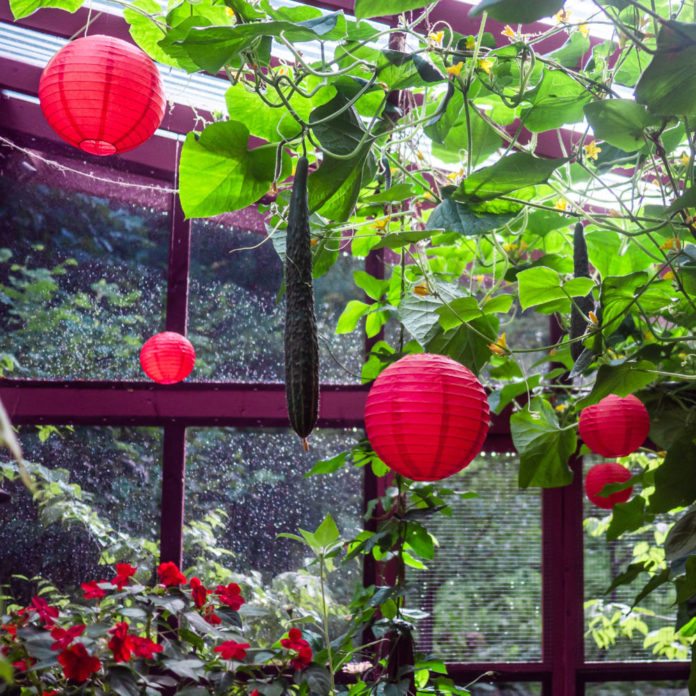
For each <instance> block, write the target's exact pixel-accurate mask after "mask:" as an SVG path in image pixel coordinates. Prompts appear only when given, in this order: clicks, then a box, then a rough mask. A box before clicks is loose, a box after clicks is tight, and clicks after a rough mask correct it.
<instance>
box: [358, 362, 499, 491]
mask: <svg viewBox="0 0 696 696" xmlns="http://www.w3.org/2000/svg"><path fill="white" fill-rule="evenodd" d="M365 427H366V429H367V437H368V438H369V440H370V444H371V445H372V448H373V449H374V451H375V452H376V453H377V455H378V456H379V457H380V459H382V461H384V462H385V463H386V464H387V465H388V466H389V467H391V468H392V469H393V470H394V471H396V472H397V473H399V474H401V475H402V476H406V477H408V478H410V479H415V480H416V481H437V480H439V479H443V478H445V477H447V476H451V475H452V474H455V473H456V472H457V471H460V470H461V469H463V468H464V467H465V466H466V465H467V464H468V463H469V462H470V461H471V460H472V459H473V458H474V457H475V456H476V455H477V454H478V453H479V452H480V450H481V447H482V446H483V441H484V440H485V438H486V434H487V433H488V399H487V398H486V392H485V390H484V388H483V387H482V386H481V383H480V382H479V381H478V379H476V376H475V375H474V374H473V373H472V372H471V371H470V370H468V369H467V368H466V367H464V366H463V365H461V364H460V363H458V362H455V361H454V360H452V359H451V358H447V357H445V356H444V355H432V354H429V353H421V354H415V355H407V356H405V357H403V358H401V359H400V360H398V361H397V362H395V363H394V364H392V365H390V366H389V367H387V368H386V369H385V370H384V371H383V372H382V373H381V374H380V375H379V377H377V379H376V380H375V382H374V384H373V385H372V388H371V389H370V393H369V394H368V396H367V403H366V404H365Z"/></svg>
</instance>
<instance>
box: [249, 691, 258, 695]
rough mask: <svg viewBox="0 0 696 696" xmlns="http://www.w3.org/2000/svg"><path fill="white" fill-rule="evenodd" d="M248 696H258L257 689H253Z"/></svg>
mask: <svg viewBox="0 0 696 696" xmlns="http://www.w3.org/2000/svg"><path fill="white" fill-rule="evenodd" d="M249 696H259V690H258V689H254V690H253V691H252V692H251V693H250V694H249Z"/></svg>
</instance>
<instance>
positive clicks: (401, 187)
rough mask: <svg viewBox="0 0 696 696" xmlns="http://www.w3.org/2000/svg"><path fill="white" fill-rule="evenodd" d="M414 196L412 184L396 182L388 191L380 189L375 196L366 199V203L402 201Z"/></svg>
mask: <svg viewBox="0 0 696 696" xmlns="http://www.w3.org/2000/svg"><path fill="white" fill-rule="evenodd" d="M412 197H413V186H411V184H394V186H392V187H391V188H388V189H387V190H386V191H380V192H379V193H375V194H374V195H373V196H368V197H367V198H365V199H364V202H365V203H370V204H372V203H400V202H401V201H405V200H406V199H407V198H412Z"/></svg>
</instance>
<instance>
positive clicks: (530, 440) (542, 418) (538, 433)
mask: <svg viewBox="0 0 696 696" xmlns="http://www.w3.org/2000/svg"><path fill="white" fill-rule="evenodd" d="M510 432H511V435H512V441H513V443H514V445H515V449H516V450H517V451H518V452H519V455H520V473H519V485H520V488H528V487H529V486H541V487H543V488H555V487H558V486H567V485H568V484H569V483H571V482H572V481H573V472H572V471H571V470H570V468H569V467H568V459H569V458H570V456H571V455H572V454H573V453H574V452H575V449H576V447H577V437H576V435H575V431H574V430H562V429H561V428H560V426H559V424H558V418H557V415H556V411H555V410H554V408H553V406H551V404H550V403H549V402H548V401H546V399H543V398H541V397H539V396H537V397H534V398H533V399H532V401H531V403H529V404H528V405H527V406H525V407H524V409H523V410H522V411H519V412H518V413H513V414H512V416H510Z"/></svg>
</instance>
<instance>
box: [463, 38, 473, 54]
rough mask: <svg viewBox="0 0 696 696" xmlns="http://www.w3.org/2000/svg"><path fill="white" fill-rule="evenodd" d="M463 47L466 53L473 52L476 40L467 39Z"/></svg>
mask: <svg viewBox="0 0 696 696" xmlns="http://www.w3.org/2000/svg"><path fill="white" fill-rule="evenodd" d="M464 47H465V48H466V50H467V51H473V50H474V49H475V48H476V39H475V38H474V37H473V36H469V37H467V39H466V43H465V44H464Z"/></svg>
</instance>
